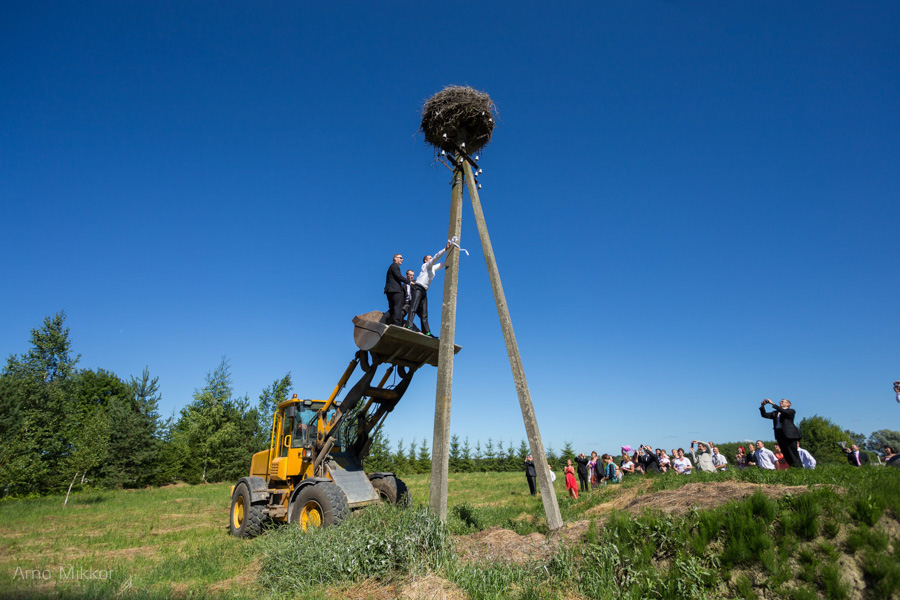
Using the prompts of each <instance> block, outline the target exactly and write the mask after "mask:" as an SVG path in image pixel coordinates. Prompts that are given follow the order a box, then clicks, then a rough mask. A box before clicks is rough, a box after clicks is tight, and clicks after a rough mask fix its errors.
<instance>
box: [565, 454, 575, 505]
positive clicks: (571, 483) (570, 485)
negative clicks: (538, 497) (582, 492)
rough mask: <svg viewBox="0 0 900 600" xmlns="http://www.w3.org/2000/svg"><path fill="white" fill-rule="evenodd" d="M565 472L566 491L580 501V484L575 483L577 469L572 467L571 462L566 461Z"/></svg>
mask: <svg viewBox="0 0 900 600" xmlns="http://www.w3.org/2000/svg"><path fill="white" fill-rule="evenodd" d="M563 472H564V473H565V474H566V489H567V490H569V496H571V497H572V498H575V499H576V500H578V482H577V481H575V467H573V466H572V461H571V460H567V461H566V468H565V469H563Z"/></svg>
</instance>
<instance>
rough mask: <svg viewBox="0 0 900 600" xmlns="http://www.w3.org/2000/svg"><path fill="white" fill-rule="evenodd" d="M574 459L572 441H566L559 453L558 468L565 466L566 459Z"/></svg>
mask: <svg viewBox="0 0 900 600" xmlns="http://www.w3.org/2000/svg"><path fill="white" fill-rule="evenodd" d="M567 460H571V461H574V460H575V449H574V448H572V442H566V443H565V444H563V449H562V453H560V455H559V468H560V469H561V468H563V467H565V466H566V461H567Z"/></svg>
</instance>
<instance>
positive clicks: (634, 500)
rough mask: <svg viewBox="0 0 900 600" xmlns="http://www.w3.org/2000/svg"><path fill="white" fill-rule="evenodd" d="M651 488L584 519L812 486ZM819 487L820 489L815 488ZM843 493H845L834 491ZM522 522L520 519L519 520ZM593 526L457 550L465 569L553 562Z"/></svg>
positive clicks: (492, 538) (473, 539) (480, 540)
mask: <svg viewBox="0 0 900 600" xmlns="http://www.w3.org/2000/svg"><path fill="white" fill-rule="evenodd" d="M651 485H652V482H651V481H649V480H648V481H646V482H642V484H641V485H638V486H633V487H628V488H621V489H620V490H617V491H618V492H619V493H617V494H616V495H615V496H614V497H613V498H612V499H610V501H609V502H604V503H603V504H599V505H597V506H595V507H593V508H591V509H589V510H588V511H587V512H586V513H585V514H587V515H589V516H591V517H600V520H601V522H600V523H598V525H601V530H602V517H603V515H605V514H606V513H608V512H610V511H612V510H625V511H628V512H630V513H632V514H634V515H637V514H640V513H642V512H643V511H645V510H648V509H649V510H658V511H661V512H664V513H666V514H675V515H678V514H684V513H687V512H689V511H690V510H691V509H692V508H697V509H701V510H703V509H710V508H716V507H718V506H722V505H723V504H725V503H726V502H730V501H731V500H740V499H742V498H746V497H747V496H752V495H753V494H754V493H756V491H757V490H759V491H761V492H762V493H763V494H765V495H766V496H768V497H769V498H774V499H777V498H783V497H784V496H787V495H788V494H794V495H797V494H804V493H806V492H808V491H809V489H810V488H809V487H807V486H789V485H761V484H755V483H739V482H731V481H721V482H702V483H700V482H698V483H688V484H687V485H684V486H682V487H680V488H678V489H674V490H663V491H661V492H653V493H643V494H642V492H644V491H645V490H647V489H648V488H649V487H650V486H651ZM814 487H819V486H814ZM835 490H836V491H838V492H841V493H842V492H843V491H844V490H843V488H835ZM520 518H521V515H520ZM589 524H590V520H588V519H586V520H583V521H576V522H574V523H567V524H566V525H565V526H564V527H563V528H562V529H560V530H559V531H555V532H553V533H551V534H550V535H548V536H544V535H541V534H540V533H532V534H530V535H527V536H521V535H519V534H517V533H515V532H514V531H510V530H509V529H503V528H501V527H491V528H489V529H485V530H484V531H479V532H478V533H473V534H470V535H464V536H458V537H456V538H454V541H453V547H454V550H455V551H456V554H457V556H458V557H459V559H460V560H461V561H462V562H464V563H474V562H506V563H523V562H526V561H528V562H533V561H535V560H546V559H548V558H549V557H550V556H551V555H552V554H553V552H554V551H555V550H556V548H557V547H558V546H559V544H561V543H566V544H573V543H577V542H580V541H581V540H582V539H583V538H584V534H585V532H586V531H587V529H588V526H589Z"/></svg>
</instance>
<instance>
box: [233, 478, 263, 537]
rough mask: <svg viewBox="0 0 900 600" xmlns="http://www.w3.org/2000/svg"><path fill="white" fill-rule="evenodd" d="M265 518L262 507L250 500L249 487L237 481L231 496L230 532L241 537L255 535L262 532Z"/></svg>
mask: <svg viewBox="0 0 900 600" xmlns="http://www.w3.org/2000/svg"><path fill="white" fill-rule="evenodd" d="M265 520H266V516H265V515H264V514H263V511H262V508H261V507H260V506H255V505H253V504H252V503H251V502H250V489H249V488H248V487H247V485H246V484H244V483H239V484H238V486H237V487H236V488H235V489H234V495H233V496H232V497H231V518H230V519H229V525H230V529H231V534H232V535H236V536H237V537H241V538H250V537H256V536H258V535H259V534H260V533H262V528H263V522H264V521H265Z"/></svg>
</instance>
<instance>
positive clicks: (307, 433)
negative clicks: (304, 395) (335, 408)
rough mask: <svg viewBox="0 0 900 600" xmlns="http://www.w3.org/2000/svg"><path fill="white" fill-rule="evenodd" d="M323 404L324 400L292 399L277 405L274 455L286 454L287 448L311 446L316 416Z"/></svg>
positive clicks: (316, 425) (316, 424)
mask: <svg viewBox="0 0 900 600" xmlns="http://www.w3.org/2000/svg"><path fill="white" fill-rule="evenodd" d="M323 406H325V402H323V401H322V400H309V399H307V400H302V399H292V400H289V401H288V402H287V403H285V404H283V405H281V406H280V407H279V411H278V413H277V414H276V419H277V421H276V422H277V428H278V435H277V439H276V440H275V444H276V446H277V448H278V451H277V452H276V456H279V457H281V456H287V453H288V450H289V449H298V448H303V449H308V448H312V446H313V445H314V444H315V442H316V431H317V428H318V423H317V422H316V417H317V415H318V414H319V410H320V409H321V408H322V407H323ZM330 413H331V411H330V410H329V414H330Z"/></svg>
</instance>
